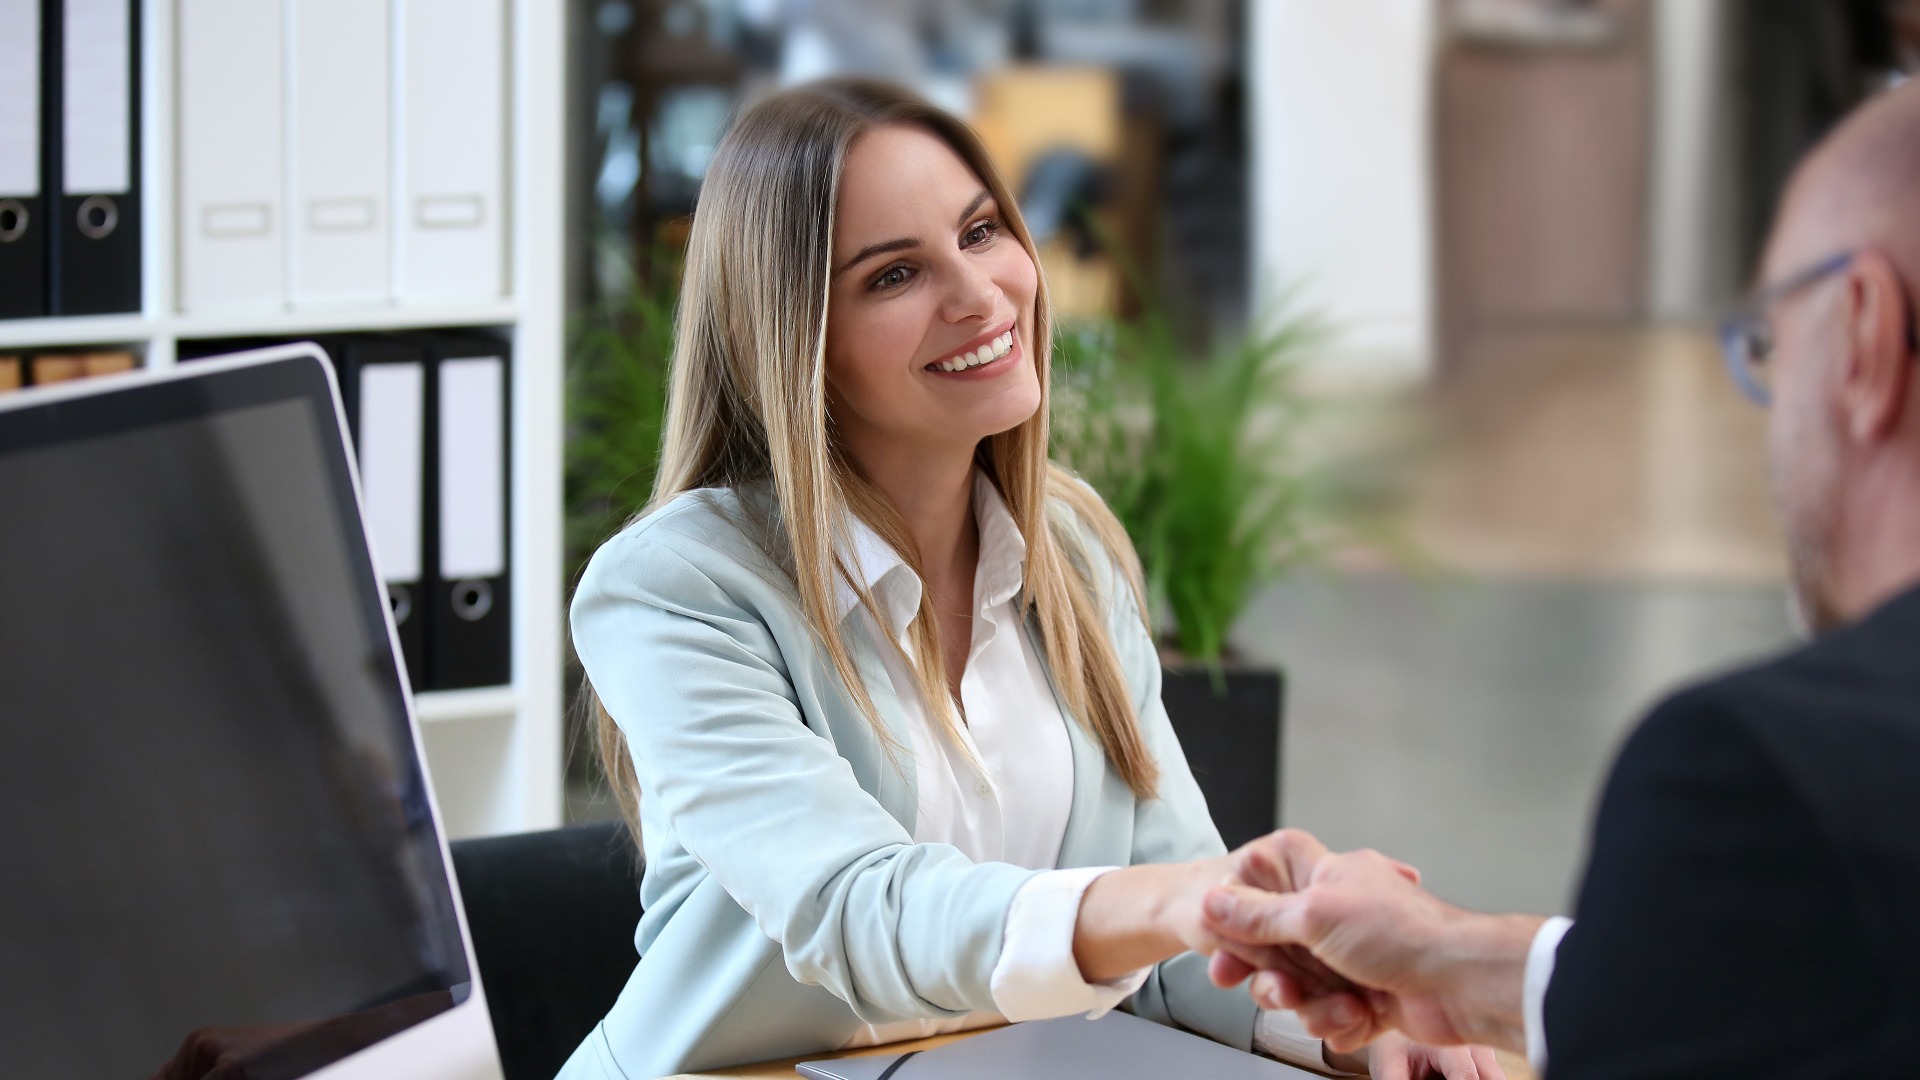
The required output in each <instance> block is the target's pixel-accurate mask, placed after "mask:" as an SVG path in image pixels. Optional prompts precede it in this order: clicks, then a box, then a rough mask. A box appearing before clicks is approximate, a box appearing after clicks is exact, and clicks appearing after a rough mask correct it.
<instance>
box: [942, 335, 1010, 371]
mask: <svg viewBox="0 0 1920 1080" xmlns="http://www.w3.org/2000/svg"><path fill="white" fill-rule="evenodd" d="M1012 350H1013V331H1011V330H1009V331H1007V332H1006V333H1004V334H1001V335H1000V336H999V337H997V338H994V339H993V340H992V341H989V342H988V343H986V344H985V345H982V346H980V347H979V348H978V349H975V350H974V351H972V352H964V353H961V354H960V355H958V356H955V357H953V358H952V359H950V360H942V361H940V362H939V363H937V364H934V365H933V366H934V367H936V368H938V369H940V370H941V371H965V370H967V369H968V368H975V367H979V366H980V365H982V364H990V363H992V362H993V361H995V360H998V359H1000V358H1001V357H1003V356H1005V355H1007V353H1009V352H1011V351H1012Z"/></svg>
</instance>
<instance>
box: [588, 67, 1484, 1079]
mask: <svg viewBox="0 0 1920 1080" xmlns="http://www.w3.org/2000/svg"><path fill="white" fill-rule="evenodd" d="M1049 333H1050V328H1049V323H1048V312H1047V298H1046V288H1045V285H1044V283H1043V282H1042V281H1041V280H1040V276H1039V271H1038V268H1037V264H1036V261H1035V259H1034V255H1033V248H1032V243H1031V241H1030V240H1029V238H1028V236H1027V233H1026V230H1025V228H1024V226H1023V225H1022V223H1021V220H1020V215H1019V211H1018V208H1017V207H1016V205H1015V204H1014V202H1013V200H1012V198H1011V197H1010V196H1009V193H1008V191H1007V189H1006V187H1005V185H1004V184H1003V183H1002V182H1001V181H1000V179H999V177H998V176H996V175H995V173H994V171H993V168H992V166H991V164H990V163H989V162H988V160H987V157H986V154H985V153H984V152H983V151H982V150H981V148H980V144H979V142H978V141H977V140H976V138H975V137H974V135H973V134H972V132H971V131H970V130H969V129H968V128H967V127H966V126H965V125H964V124H961V123H960V122H958V121H957V120H955V119H953V118H952V117H950V116H948V115H947V114H945V113H942V112H940V111H938V110H936V109H934V108H932V107H930V106H928V105H926V104H924V103H923V102H921V101H919V100H917V99H915V98H912V97H909V96H907V95H905V94H903V93H901V92H899V91H896V90H893V89H890V88H887V87H884V86H879V85H874V84H864V83H852V82H839V83H824V84H816V85H812V86H808V87H802V88H799V89H796V90H790V91H787V92H785V93H783V94H780V95H778V96H776V97H774V98H771V99H770V100H768V101H766V102H764V103H762V104H760V105H759V106H757V107H755V108H753V109H752V110H750V111H748V112H747V113H746V114H745V115H744V116H742V117H741V118H740V120H739V122H738V123H737V124H736V125H735V127H734V128H733V130H732V132H731V133H730V134H729V135H728V136H727V137H726V139H725V141H724V142H723V143H722V145H721V147H720V149H719V151H718V152H717V153H716V155H715V156H714V159H713V163H712V166H711V168H710V170H709V172H708V176H707V180H706V182H705V186H704V188H703V190H702V193H701V200H700V207H699V211H698V213H697V214H696V215H695V218H694V224H693V232H692V238H691V241H690V247H689V251H688V256H687V265H686V278H685V283H684V287H683V291H682V298H681V308H680V314H679V324H678V328H677V341H676V345H675V353H674V358H673V375H672V386H671V396H670V401H671V404H670V407H669V416H668V421H667V434H666V437H665V443H664V446H663V448H662V450H663V452H662V460H661V469H660V477H659V482H658V486H657V489H656V491H655V493H654V498H653V501H652V504H651V505H650V506H649V507H648V508H647V510H646V512H645V513H644V514H643V515H642V516H641V517H640V518H639V519H637V520H636V521H635V522H634V523H633V524H631V525H630V526H628V527H627V528H626V529H625V530H624V531H622V532H621V533H620V534H618V535H617V536H615V537H614V538H613V539H611V540H609V541H608V542H607V543H606V545H605V546H603V547H602V548H601V549H600V550H599V552H598V553H597V554H596V555H595V556H594V558H593V560H592V563H591V564H590V565H589V567H588V569H587V571H586V573H585V575H584V576H583V578H582V579H581V582H580V586H579V590H578V593H577V594H576V596H575V598H574V602H573V609H572V626H573V635H574V642H575V645H576V648H577V650H578V652H579V655H580V658H581V661H582V663H583V664H584V665H585V667H586V671H587V675H588V677H589V679H590V680H591V682H592V685H593V689H594V691H595V692H596V694H597V695H598V698H599V701H600V703H601V705H602V716H601V732H600V750H601V754H602V758H603V761H604V763H605V765H606V767H607V772H608V774H609V775H610V776H611V777H613V784H614V790H615V792H616V794H617V795H618V796H619V798H620V800H621V804H622V806H623V808H624V809H625V811H626V812H627V814H628V816H629V819H630V820H631V821H632V822H633V824H634V825H635V826H636V828H637V832H638V835H639V836H640V837H641V839H642V842H643V844H644V848H645V852H646V874H645V880H644V884H643V886H642V893H643V900H644V903H645V907H646V914H645V917H644V918H643V919H642V921H641V924H640V927H639V930H638V934H637V945H638V947H639V951H640V955H641V959H640V962H639V965H638V966H637V967H636V968H635V970H634V973H633V976H632V978H631V979H630V980H629V982H628V984H627V987H626V989H625V991H624V992H623V993H622V994H621V996H620V999H619V1001H618V1003H617V1004H616V1005H615V1006H614V1007H613V1009H612V1011H611V1012H610V1013H609V1014H608V1016H607V1017H606V1019H605V1020H604V1021H603V1022H602V1023H601V1024H600V1025H599V1026H598V1027H597V1028H595V1029H594V1031H593V1032H592V1033H591V1034H590V1035H589V1036H588V1038H587V1039H586V1041H585V1042H584V1043H582V1045H581V1046H580V1048H579V1049H578V1050H577V1051H576V1052H575V1053H574V1055H573V1057H572V1059H571V1060H570V1061H569V1062H568V1064H567V1067H566V1069H565V1070H564V1071H563V1073H562V1076H563V1077H565V1078H567V1080H587V1078H592V1080H603V1078H604V1080H611V1078H631V1080H640V1078H643V1077H654V1076H659V1075H662V1074H667V1073H676V1072H681V1071H685V1070H693V1069H701V1068H709V1067H714V1066H719V1065H726V1064H735V1063H740V1062H748V1061H757V1060H764V1059H768V1058H775V1057H783V1056H788V1055H798V1054H806V1053H817V1052H827V1051H833V1050H836V1049H841V1048H846V1047H853V1046H860V1045H869V1044H873V1043H878V1042H887V1041H894V1040H898V1039H905V1038H912V1037H918V1036H923V1035H928V1034H933V1033H936V1032H945V1031H953V1030H960V1029H964V1028H970V1027H978V1026H982V1025H985V1024H989V1023H997V1022H999V1021H1001V1020H1002V1019H1003V1018H1004V1019H1009V1020H1025V1019H1037V1018H1043V1017H1054V1016H1065V1015H1071V1014H1077V1013H1095V1012H1099V1011H1103V1010H1106V1009H1110V1008H1113V1007H1115V1006H1120V1005H1124V1006H1126V1007H1127V1008H1129V1009H1131V1010H1132V1011H1133V1012H1135V1013H1137V1014H1139V1015H1141V1016H1145V1017H1149V1018H1151V1019H1154V1020H1158V1021H1161V1022H1163V1023H1172V1024H1178V1025H1180V1026H1182V1027H1185V1028H1188V1029H1191V1030H1193V1031H1197V1032H1200V1033H1202V1034H1205V1035H1208V1036H1211V1037H1212V1038H1214V1039H1217V1040H1219V1041H1221V1042H1223V1043H1227V1044H1229V1045H1232V1046H1237V1047H1240V1048H1241V1049H1245V1050H1252V1049H1255V1048H1256V1047H1257V1048H1259V1049H1262V1050H1265V1051H1267V1052H1270V1053H1274V1054H1276V1055H1279V1056H1283V1057H1287V1058H1290V1059H1292V1060H1295V1061H1298V1062H1302V1063H1306V1064H1311V1065H1313V1066H1315V1067H1318V1068H1323V1069H1324V1068H1326V1067H1327V1066H1328V1065H1329V1064H1331V1065H1334V1066H1339V1067H1344V1068H1347V1069H1351V1070H1354V1071H1363V1070H1365V1069H1366V1068H1367V1066H1368V1061H1367V1060H1366V1059H1365V1056H1364V1055H1363V1056H1362V1057H1360V1058H1354V1059H1342V1060H1338V1061H1335V1060H1332V1059H1323V1058H1322V1053H1321V1048H1320V1046H1319V1044H1318V1043H1316V1042H1314V1041H1312V1040H1310V1039H1307V1038H1305V1037H1304V1034H1303V1032H1302V1031H1301V1029H1300V1028H1299V1027H1298V1026H1297V1024H1295V1023H1291V1022H1290V1021H1291V1020H1292V1017H1291V1014H1269V1015H1261V1014H1257V1011H1256V1009H1255V1007H1254V1005H1253V1003H1252V1001H1251V1000H1250V999H1249V998H1248V997H1247V995H1246V994H1245V993H1244V992H1241V991H1227V990H1220V989H1217V988H1215V987H1214V986H1213V985H1212V984H1211V983H1209V982H1208V980H1207V975H1206V963H1205V960H1204V958H1202V957H1199V956H1196V955H1195V954H1193V953H1191V952H1189V951H1188V950H1189V949H1191V948H1196V947H1205V946H1206V945H1207V944H1208V940H1207V938H1206V934H1205V931H1204V930H1203V929H1202V928H1201V924H1200V917H1199V907H1198V906H1199V900H1200V896H1201V894H1202V893H1203V892H1204V891H1205V890H1206V888H1207V887H1208V886H1209V885H1211V884H1213V883H1214V882H1216V881H1218V880H1219V879H1220V878H1221V877H1222V875H1223V873H1224V866H1223V864H1222V857H1223V847H1222V845H1221V842H1220V838H1219V835H1218V833H1217V832H1216V831H1215V829H1214V827H1213V825H1212V823H1211V822H1210V820H1209V819H1208V816H1207V810H1206V806H1205V804H1204V802H1203V801H1202V799H1201V796H1200V792H1199V790H1198V789H1197V788H1196V787H1195V785H1194V781H1193V777H1192V775H1191V774H1190V773H1189V771H1188V769H1187V764H1186V761H1185V760H1184V759H1183V758H1182V757H1181V753H1180V747H1179V745H1178V744H1177V743H1176V742H1175V740H1174V736H1173V733H1172V731H1171V729H1170V728H1169V726H1168V723H1167V717H1166V713H1165V711H1164V710H1163V709H1162V708H1161V705H1160V668H1159V663H1158V660H1157V657H1156V654H1155V651H1154V646H1153V642H1152V640H1151V638H1150V637H1149V634H1148V631H1147V626H1146V623H1145V621H1144V619H1143V617H1142V608H1141V604H1140V600H1139V598H1140V595H1141V588H1140V581H1139V571H1138V567H1137V565H1136V562H1135V559H1134V556H1133V553H1132V550H1131V549H1130V548H1129V546H1128V544H1127V540H1126V536H1125V534H1124V532H1123V531H1122V530H1121V529H1120V528H1119V526H1118V524H1117V523H1116V522H1115V520H1114V518H1113V517H1112V515H1111V514H1110V513H1108V511H1107V510H1106V508H1105V507H1104V506H1103V505H1102V504H1101V503H1100V501H1099V499H1098V497H1097V496H1095V495H1094V494H1093V493H1092V491H1091V490H1090V489H1088V488H1086V487H1085V486H1084V485H1081V484H1080V483H1078V482H1077V481H1075V480H1073V479H1072V478H1071V477H1069V476H1068V475H1067V474H1065V473H1064V472H1062V471H1061V470H1059V469H1058V468H1056V467H1054V466H1052V465H1050V464H1049V463H1048V460H1047V420H1046V417H1047V409H1046V402H1047V375H1048V341H1049ZM1372 1064H1373V1066H1374V1067H1375V1070H1376V1075H1388V1074H1389V1070H1395V1071H1392V1072H1391V1075H1398V1076H1406V1075H1408V1070H1409V1068H1411V1069H1412V1070H1413V1071H1414V1073H1415V1074H1418V1075H1425V1074H1426V1073H1427V1072H1428V1071H1429V1069H1430V1068H1434V1069H1438V1070H1439V1071H1442V1072H1444V1073H1445V1075H1447V1076H1449V1077H1474V1076H1480V1075H1498V1073H1497V1071H1496V1070H1495V1069H1494V1068H1493V1067H1491V1058H1490V1056H1488V1055H1486V1054H1485V1053H1483V1052H1471V1053H1470V1052H1467V1051H1459V1050H1455V1051H1446V1052H1440V1051H1427V1050H1424V1049H1421V1048H1416V1047H1410V1046H1409V1045H1408V1044H1405V1043H1403V1042H1395V1043H1392V1044H1380V1045H1378V1046H1377V1047H1376V1049H1375V1050H1374V1051H1373V1053H1372ZM1383 1066H1384V1067H1383ZM1482 1068H1485V1069H1487V1070H1488V1071H1486V1072H1484V1073H1483V1072H1481V1071H1479V1070H1480V1069H1482Z"/></svg>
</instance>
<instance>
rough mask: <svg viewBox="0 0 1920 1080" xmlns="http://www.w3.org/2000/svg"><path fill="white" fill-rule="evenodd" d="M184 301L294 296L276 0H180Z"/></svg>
mask: <svg viewBox="0 0 1920 1080" xmlns="http://www.w3.org/2000/svg"><path fill="white" fill-rule="evenodd" d="M179 4H180V7H179V41H178V43H177V49H178V56H179V64H178V76H177V78H178V79H179V95H180V97H179V125H180V128H179V145H180V162H179V170H180V175H179V185H180V190H179V215H180V216H179V221H178V222H177V228H178V233H179V237H180V264H179V272H180V308H181V310H183V311H189V312H206V311H222V310H261V309H275V308H280V307H282V306H284V305H285V303H286V299H287V276H286V260H287V248H286V213H285V211H284V207H285V205H286V204H285V193H286V172H285V168H284V162H285V159H286V146H285V138H284V134H283V127H282V119H283V117H284V115H285V101H286V99H285V96H284V91H283V82H284V74H285V65H284V63H283V52H284V48H285V46H284V44H283V41H284V38H283V35H282V30H283V26H282V12H281V8H280V5H279V4H278V3H270V2H266V0H179Z"/></svg>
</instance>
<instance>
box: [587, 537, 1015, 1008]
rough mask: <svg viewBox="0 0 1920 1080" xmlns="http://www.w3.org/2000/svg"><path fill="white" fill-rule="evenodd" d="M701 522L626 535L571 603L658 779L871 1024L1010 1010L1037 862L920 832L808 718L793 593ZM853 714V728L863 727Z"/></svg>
mask: <svg viewBox="0 0 1920 1080" xmlns="http://www.w3.org/2000/svg"><path fill="white" fill-rule="evenodd" d="M668 524H671V525H673V526H674V527H676V528H678V527H680V526H679V523H678V522H671V523H668ZM701 531H702V535H699V536H691V535H685V534H676V533H673V532H667V531H666V530H665V528H664V526H663V525H662V524H658V523H655V522H652V521H650V522H648V523H647V524H646V525H644V526H642V527H641V529H640V530H638V531H635V532H629V533H627V534H624V535H622V536H621V537H618V538H616V539H615V540H613V541H611V542H609V544H608V545H607V546H606V547H604V548H603V549H602V550H601V552H600V553H598V554H596V556H595V558H594V560H593V564H592V565H591V567H590V568H589V570H588V572H587V574H586V575H585V577H584V578H583V580H582V582H581V586H580V589H579V592H578V594H577V596H576V599H575V601H574V605H573V611H572V616H573V629H574V643H575V647H576V649H577V651H578V652H579V654H580V658H581V661H582V663H583V664H584V665H585V667H586V669H587V672H588V675H589V676H590V677H591V679H592V681H593V685H594V688H595V690H596V691H597V692H598V693H599V694H600V696H601V699H602V701H603V702H604V704H605V705H606V707H607V709H608V711H609V712H610V713H611V715H612V716H613V717H614V718H615V720H617V721H618V722H619V723H620V725H621V727H622V730H623V731H624V732H625V734H626V737H627V740H628V743H629V746H630V749H631V751H632V755H633V758H634V763H635V767H636V771H637V774H638V779H639V782H640V784H641V787H642V789H643V790H644V791H646V793H647V796H648V798H649V799H650V800H652V801H653V802H654V803H655V804H656V805H657V806H658V807H659V808H660V810H661V811H662V817H663V819H664V820H665V821H666V823H667V824H668V826H669V827H670V828H671V830H672V832H673V838H674V840H676V841H677V842H678V843H679V844H680V846H682V847H684V848H685V849H686V851H687V852H688V853H689V854H690V855H692V857H693V858H694V859H696V860H697V861H698V862H699V863H700V864H701V865H702V866H704V867H705V868H706V870H707V872H708V873H709V874H710V875H711V876H712V877H713V879H714V881H715V883H716V884H718V885H719V886H720V887H721V888H722V889H724V890H725V891H726V892H727V894H728V895H729V896H730V897H731V898H732V899H733V900H734V901H735V902H736V903H738V904H739V905H740V906H741V907H742V908H743V909H744V910H746V912H747V913H748V914H749V915H751V916H752V917H753V919H754V921H755V923H756V924H757V925H758V926H759V928H760V930H761V931H762V932H763V933H765V934H766V935H767V936H768V937H769V938H771V939H772V940H773V941H775V942H777V943H778V944H779V946H780V950H781V954H782V960H783V961H784V963H785V966H786V968H787V970H788V971H789V972H790V973H792V975H793V977H794V978H795V979H797V980H799V981H801V982H804V983H813V984H817V985H820V986H823V987H825V988H826V989H828V990H829V991H831V992H832V993H833V994H835V995H836V996H837V997H839V998H841V999H842V1000H844V1001H846V1002H847V1003H848V1004H849V1005H850V1006H851V1007H852V1008H853V1010H854V1012H855V1014H856V1015H858V1016H859V1017H860V1018H861V1020H862V1021H864V1022H866V1023H885V1022H888V1021H892V1020H898V1019H904V1018H919V1017H929V1016H942V1015H956V1014H963V1013H967V1012H976V1011H986V1010H990V1009H992V1008H993V1007H994V1001H993V996H992V993H991V989H990V985H989V983H990V978H991V972H992V969H993V966H994V963H995V960H996V958H997V957H998V956H999V955H1000V952H1001V945H1002V937H1003V933H1004V924H1005V919H1006V914H1007V911H1008V908H1009V906H1010V905H1011V903H1012V898H1013V896H1014V894H1015V893H1016V892H1017V891H1018V890H1019V888H1020V887H1021V885H1022V884H1024V883H1025V882H1026V881H1027V880H1028V879H1029V878H1030V877H1032V876H1033V874H1034V871H1031V870H1027V869H1023V868H1020V867H1016V866H1011V865H1007V864H1004V863H978V864H976V863H974V862H973V861H971V860H969V859H968V858H966V857H965V856H964V855H962V854H961V853H960V852H959V851H958V850H957V849H955V848H953V847H951V846H948V845H944V844H915V843H914V842H913V838H912V836H911V835H910V834H909V833H908V831H907V830H906V829H905V828H904V827H903V826H902V825H901V824H900V822H899V821H897V820H895V819H894V817H893V816H892V815H891V814H889V813H888V812H887V810H886V809H885V807H883V806H882V805H881V804H880V803H879V801H878V800H876V799H875V798H874V796H873V795H871V794H869V792H868V791H867V789H866V788H864V787H862V786H861V783H860V781H859V780H858V779H857V778H856V776H855V772H854V766H853V764H851V763H850V761H849V759H848V758H847V757H843V756H842V755H841V754H840V752H839V751H838V750H836V748H835V744H834V741H833V739H832V738H831V737H830V733H829V732H826V731H815V730H813V729H812V728H810V727H809V726H808V725H807V722H806V719H805V718H804V717H803V715H802V713H801V709H800V705H799V699H798V693H797V691H796V690H795V688H794V679H793V678H792V677H791V676H790V675H789V672H788V670H787V666H788V664H789V663H792V664H796V665H797V664H801V663H809V662H812V660H811V657H812V653H811V652H809V651H807V650H806V649H805V648H803V647H802V646H800V645H797V644H795V643H793V642H788V645H789V646H790V648H789V651H790V652H791V653H792V655H791V656H789V655H785V654H783V652H782V648H781V643H782V642H781V640H778V639H776V637H775V635H774V632H773V631H772V630H771V629H770V628H769V622H768V617H767V616H764V615H763V614H762V613H763V612H765V611H770V610H772V609H773V608H774V607H775V606H776V605H779V604H781V603H783V602H784V601H783V600H782V599H781V595H780V594H779V593H778V592H777V590H776V589H775V587H774V586H773V585H772V583H770V582H768V581H766V580H765V579H764V578H761V577H759V576H758V575H756V574H754V573H753V572H751V571H749V570H747V569H745V565H744V562H743V560H744V559H746V558H749V557H750V555H749V554H748V553H746V552H743V551H739V550H731V549H732V548H737V547H740V546H742V544H743V542H740V541H735V540H734V538H732V537H727V536H722V535H711V536H710V535H705V533H706V531H707V530H704V529H703V530H701ZM795 633H796V634H799V633H800V632H799V631H795ZM800 674H803V675H814V674H817V673H815V672H802V673H800ZM849 708H850V706H849ZM849 715H850V717H851V719H850V721H849V728H848V732H847V733H842V735H841V737H842V738H843V739H850V738H852V737H854V735H853V734H852V733H851V732H852V731H853V730H854V728H853V726H852V725H861V726H862V730H860V731H859V734H860V735H861V736H862V737H864V734H865V733H864V730H863V726H864V723H865V721H864V720H860V719H859V718H858V717H857V715H855V714H849ZM843 719H845V718H843ZM874 755H875V756H880V755H881V752H880V751H879V750H877V749H876V750H874ZM877 767H878V768H889V767H891V766H889V765H888V764H887V763H886V762H885V761H884V759H882V760H880V761H879V763H878V765H877Z"/></svg>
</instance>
